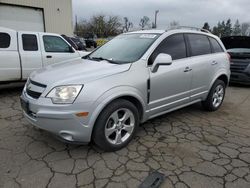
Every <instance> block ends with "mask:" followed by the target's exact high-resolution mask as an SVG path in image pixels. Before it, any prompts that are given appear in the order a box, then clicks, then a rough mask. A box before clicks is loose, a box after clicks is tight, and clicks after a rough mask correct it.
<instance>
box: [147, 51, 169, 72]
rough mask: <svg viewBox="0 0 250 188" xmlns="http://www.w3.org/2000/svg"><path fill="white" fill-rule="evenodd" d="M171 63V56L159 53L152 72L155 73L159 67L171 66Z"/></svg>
mask: <svg viewBox="0 0 250 188" xmlns="http://www.w3.org/2000/svg"><path fill="white" fill-rule="evenodd" d="M172 62H173V60H172V57H171V55H168V54H164V53H161V54H159V55H158V56H157V57H156V58H155V61H154V63H153V65H152V67H151V71H152V72H157V70H158V68H159V66H161V65H171V64H172Z"/></svg>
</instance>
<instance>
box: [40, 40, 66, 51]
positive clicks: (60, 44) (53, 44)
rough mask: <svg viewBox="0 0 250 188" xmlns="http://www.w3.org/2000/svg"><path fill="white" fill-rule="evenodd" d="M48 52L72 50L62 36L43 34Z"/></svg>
mask: <svg viewBox="0 0 250 188" xmlns="http://www.w3.org/2000/svg"><path fill="white" fill-rule="evenodd" d="M43 42H44V48H45V51H46V52H70V46H69V45H68V44H67V43H66V42H65V41H64V40H63V39H62V38H60V37H57V36H43Z"/></svg>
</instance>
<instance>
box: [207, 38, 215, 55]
mask: <svg viewBox="0 0 250 188" xmlns="http://www.w3.org/2000/svg"><path fill="white" fill-rule="evenodd" d="M207 40H208V42H209V45H210V52H211V54H214V47H213V45H212V43H211V41H210V38H209V36H207Z"/></svg>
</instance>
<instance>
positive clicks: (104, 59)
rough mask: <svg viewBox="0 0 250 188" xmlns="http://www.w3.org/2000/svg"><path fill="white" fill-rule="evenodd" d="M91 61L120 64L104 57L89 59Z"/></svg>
mask: <svg viewBox="0 0 250 188" xmlns="http://www.w3.org/2000/svg"><path fill="white" fill-rule="evenodd" d="M89 59H93V60H97V61H107V62H109V63H112V64H119V63H118V62H116V61H113V60H111V59H106V58H103V57H91V58H90V57H89Z"/></svg>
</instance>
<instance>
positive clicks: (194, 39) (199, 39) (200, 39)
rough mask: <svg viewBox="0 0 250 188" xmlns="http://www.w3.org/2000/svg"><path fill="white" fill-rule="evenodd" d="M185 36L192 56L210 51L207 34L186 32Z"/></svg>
mask: <svg viewBox="0 0 250 188" xmlns="http://www.w3.org/2000/svg"><path fill="white" fill-rule="evenodd" d="M187 36H188V39H189V43H190V47H191V55H192V56H198V55H205V54H210V53H211V52H212V51H211V47H210V43H209V40H208V37H207V36H205V35H200V34H188V35H187Z"/></svg>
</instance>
